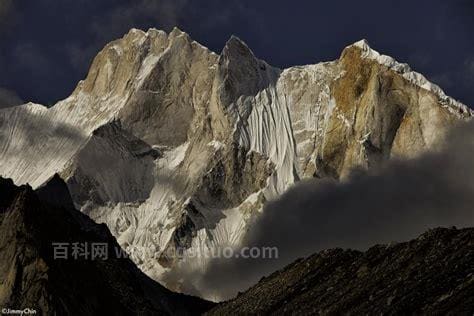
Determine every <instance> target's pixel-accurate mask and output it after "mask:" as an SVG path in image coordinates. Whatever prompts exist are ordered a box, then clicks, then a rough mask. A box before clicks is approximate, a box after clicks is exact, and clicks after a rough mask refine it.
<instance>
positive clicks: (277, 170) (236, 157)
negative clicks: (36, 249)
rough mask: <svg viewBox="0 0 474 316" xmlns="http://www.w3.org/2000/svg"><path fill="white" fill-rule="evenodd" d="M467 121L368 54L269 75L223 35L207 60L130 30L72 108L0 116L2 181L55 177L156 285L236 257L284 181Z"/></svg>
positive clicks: (351, 53) (160, 36) (352, 53)
mask: <svg viewBox="0 0 474 316" xmlns="http://www.w3.org/2000/svg"><path fill="white" fill-rule="evenodd" d="M472 116H473V112H472V111H471V110H470V109H469V108H467V107H466V106H464V105H462V104H460V103H458V102H456V101H454V100H453V99H451V98H449V97H447V96H446V95H445V94H444V93H443V92H442V90H441V89H440V88H439V87H437V86H435V85H433V84H431V83H430V82H428V81H427V80H426V79H425V78H424V77H423V76H422V75H420V74H418V73H415V72H412V71H411V70H410V68H409V67H408V66H407V65H405V64H399V63H397V62H396V61H395V60H393V59H392V58H390V57H388V56H384V55H380V54H379V53H377V52H376V51H374V50H372V49H371V48H370V47H369V46H368V44H367V42H365V41H361V42H358V43H355V44H353V45H351V46H349V47H347V48H345V49H344V51H343V53H342V55H341V57H340V59H338V60H336V61H333V62H326V63H319V64H315V65H308V66H298V67H292V68H289V69H285V70H281V69H278V68H275V67H272V66H270V65H269V64H267V63H266V62H264V61H262V60H259V59H258V58H257V57H255V56H254V54H253V53H252V51H251V50H250V49H249V48H248V47H247V45H246V44H245V43H243V42H242V41H241V40H240V39H238V38H236V37H232V38H231V39H230V40H229V41H228V42H227V44H226V45H225V47H224V49H223V50H222V53H221V54H220V55H217V54H215V53H213V52H211V51H209V50H208V49H207V48H205V47H203V46H202V45H200V44H198V43H196V42H194V41H193V40H192V39H191V38H190V37H189V36H188V35H187V34H186V33H184V32H181V31H180V30H178V29H174V30H173V31H172V32H171V33H169V34H166V33H165V32H162V31H158V30H154V29H150V30H149V31H147V32H143V31H139V30H135V29H134V30H131V31H130V32H129V33H128V34H127V35H125V36H124V37H123V38H122V39H119V40H117V41H114V42H112V43H110V44H109V45H107V46H106V47H105V48H104V49H103V50H102V51H101V52H100V53H99V54H98V56H97V57H96V58H95V60H94V62H93V64H92V66H91V69H90V72H89V74H88V76H87V78H86V79H85V80H84V81H81V82H80V83H79V84H78V86H77V88H76V90H75V91H74V92H73V94H72V95H71V96H70V97H69V98H67V99H65V100H63V101H60V102H59V103H58V104H56V105H55V106H53V107H52V108H49V109H48V108H45V107H43V106H41V105H37V104H31V103H30V104H26V105H23V106H20V107H14V108H9V109H2V110H0V174H1V175H3V176H6V177H10V178H12V179H14V181H15V182H16V183H17V184H24V183H30V184H31V185H32V186H33V187H38V186H40V185H41V184H43V183H45V182H46V181H47V180H48V179H49V178H50V177H51V176H52V175H53V174H55V173H59V174H60V175H61V176H62V178H64V179H65V180H66V183H67V185H68V187H69V189H70V191H71V194H72V197H73V200H74V203H75V205H76V207H77V208H79V209H81V211H83V212H85V213H86V214H88V215H89V216H91V217H92V219H94V220H95V221H97V222H99V223H105V224H107V226H108V227H109V229H110V230H111V232H112V234H113V235H114V236H116V237H117V239H118V241H119V243H120V245H122V246H123V247H124V248H125V249H127V251H129V252H130V253H131V254H132V259H133V260H134V261H135V262H136V263H137V264H138V265H139V267H140V268H141V269H142V270H143V271H144V272H145V273H147V274H148V275H150V276H151V277H153V278H154V279H157V280H159V279H160V278H161V276H162V274H163V272H165V271H169V270H173V269H174V268H176V267H178V266H180V267H186V268H187V269H191V270H195V272H196V273H200V271H203V270H205V269H206V264H207V259H205V258H204V257H203V256H201V257H199V258H196V257H195V256H194V258H192V259H191V258H188V259H181V260H177V259H176V258H173V257H170V256H169V255H166V253H168V251H169V250H173V249H177V248H179V249H181V250H183V249H184V252H185V253H186V252H187V251H191V250H192V251H193V252H196V251H198V252H200V253H204V254H205V253H207V252H210V251H212V250H213V249H216V248H218V247H225V246H230V247H238V246H239V245H240V243H241V241H242V239H243V237H244V236H245V233H246V231H247V230H248V227H249V225H251V224H252V221H253V220H254V219H255V217H256V216H258V214H259V213H260V212H261V211H262V207H263V205H264V203H265V202H266V201H268V200H271V199H274V198H275V197H277V196H278V195H280V194H282V193H283V192H284V191H285V190H287V189H288V188H289V187H290V186H291V185H292V184H294V183H295V182H296V181H298V180H300V179H304V178H308V177H320V178H323V177H332V178H336V179H344V178H345V177H347V176H348V175H349V173H350V172H351V170H352V169H354V168H371V167H374V166H377V165H380V164H382V163H383V162H384V161H386V160H387V159H390V158H391V157H402V158H411V157H416V156H417V155H419V154H420V153H422V152H424V151H427V150H436V148H437V147H438V146H439V145H440V144H442V142H443V141H445V136H446V133H447V131H448V130H449V129H450V128H451V127H452V126H453V125H455V124H458V123H459V122H462V121H464V120H468V119H470V118H471V117H472ZM448 141H449V140H448ZM143 249H146V250H149V251H150V252H152V253H154V254H156V253H158V254H159V255H158V256H153V257H150V256H149V255H146V254H144V251H140V250H143ZM136 250H137V251H136ZM170 286H173V287H176V288H179V285H177V284H173V285H170Z"/></svg>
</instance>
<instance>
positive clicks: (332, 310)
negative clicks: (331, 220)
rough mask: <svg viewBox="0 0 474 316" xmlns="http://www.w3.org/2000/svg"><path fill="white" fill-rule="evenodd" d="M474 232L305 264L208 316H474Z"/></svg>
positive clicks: (319, 257)
mask: <svg viewBox="0 0 474 316" xmlns="http://www.w3.org/2000/svg"><path fill="white" fill-rule="evenodd" d="M473 260H474V229H472V228H469V229H462V230H457V229H441V228H440V229H433V230H430V231H428V232H427V233H425V234H423V235H421V236H420V237H419V238H417V239H415V240H412V241H410V242H406V243H401V244H391V245H378V246H375V247H372V248H370V249H369V250H368V251H367V252H365V253H362V252H359V251H355V250H343V249H331V250H325V251H322V252H320V253H318V254H315V255H313V256H311V257H309V258H305V259H299V260H297V261H296V262H294V263H292V264H290V265H289V266H287V267H285V268H284V269H282V270H280V271H278V272H275V273H273V274H272V275H270V276H268V277H265V278H263V279H262V280H260V282H259V283H258V284H256V285H254V286H253V287H251V288H250V289H249V290H247V291H246V292H244V293H241V294H239V296H238V297H237V298H235V299H233V300H231V301H229V302H224V303H222V304H220V305H218V306H216V307H215V308H214V309H212V310H211V311H210V312H209V313H208V315H407V314H408V315H413V314H416V315H471V314H472V313H473V312H474V295H473V293H474V266H473V264H472V263H473Z"/></svg>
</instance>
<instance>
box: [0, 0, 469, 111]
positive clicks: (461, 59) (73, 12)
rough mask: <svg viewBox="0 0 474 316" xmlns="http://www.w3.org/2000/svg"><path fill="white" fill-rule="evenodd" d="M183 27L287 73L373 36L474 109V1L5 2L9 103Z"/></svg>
mask: <svg viewBox="0 0 474 316" xmlns="http://www.w3.org/2000/svg"><path fill="white" fill-rule="evenodd" d="M175 25H176V26H178V27H180V28H181V29H182V30H184V31H186V32H188V33H189V34H190V35H191V36H192V37H193V38H194V39H195V40H197V41H199V42H201V43H202V44H204V45H206V46H208V47H209V48H210V49H212V50H214V51H216V52H220V50H221V49H222V47H223V45H224V44H225V42H226V40H227V39H228V38H229V37H230V35H232V34H235V35H237V36H239V37H240V38H242V39H243V40H244V41H246V42H247V44H248V45H249V46H250V47H251V48H252V49H253V50H254V52H255V54H256V55H257V56H259V57H260V58H262V59H265V60H266V61H268V62H269V63H270V64H273V65H275V66H279V67H287V66H291V65H297V64H308V63H316V62H319V61H327V60H333V59H336V58H338V57H339V55H340V53H341V51H342V49H343V48H344V47H345V46H347V45H348V44H350V43H352V42H355V41H357V40H359V39H361V38H366V39H367V40H368V41H369V42H370V44H371V46H372V47H373V48H375V49H377V50H379V51H380V52H383V53H385V54H388V55H391V56H393V57H395V58H396V59H398V60H399V61H402V62H408V63H409V64H410V65H411V66H412V68H413V69H415V70H417V71H419V72H422V73H423V74H425V75H426V76H427V77H428V78H429V79H430V80H432V81H434V82H436V83H438V84H440V85H441V86H442V88H443V89H444V90H445V91H446V92H447V93H448V94H449V95H451V96H453V97H454V98H457V99H460V100H461V101H463V102H464V103H467V104H468V105H471V106H472V105H474V89H473V86H474V35H473V33H474V1H472V0H449V1H448V0H445V1H441V0H386V1H382V0H378V1H375V0H366V1H363V0H362V1H353V0H351V1H346V0H344V1H343V0H332V1H317V0H311V1H310V0H308V1H301V0H292V1H275V0H273V1H269V0H260V1H257V0H252V1H246V0H240V1H237V0H226V1H223V0H199V1H196V0H194V1H193V0H161V1H152V0H133V1H124V0H115V1H113V0H0V101H1V97H2V94H3V95H5V94H9V95H10V99H11V98H12V94H14V93H16V94H17V95H18V96H19V97H20V98H21V99H23V100H25V101H34V102H38V103H43V104H53V103H55V102H56V101H57V100H59V99H62V98H65V97H67V96H68V95H69V94H70V93H71V91H72V90H73V88H74V87H75V85H76V83H77V82H78V81H79V80H81V79H82V78H84V77H85V75H86V73H87V70H88V68H89V65H90V63H91V60H92V58H93V57H94V56H95V55H96V54H97V52H98V51H99V50H100V49H101V48H102V47H103V46H104V45H105V44H106V43H107V42H109V41H111V40H114V39H116V38H118V37H121V36H122V35H123V34H124V33H126V32H127V31H128V30H129V29H130V28H132V27H137V28H142V29H148V28H150V27H156V28H161V29H164V30H167V31H169V30H170V29H171V28H172V27H173V26H175ZM0 106H1V105H0Z"/></svg>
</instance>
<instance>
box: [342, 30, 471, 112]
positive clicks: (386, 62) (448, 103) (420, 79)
mask: <svg viewBox="0 0 474 316" xmlns="http://www.w3.org/2000/svg"><path fill="white" fill-rule="evenodd" d="M351 47H356V48H358V49H360V50H361V57H362V58H366V59H369V60H373V61H375V62H377V63H379V64H381V65H383V66H386V67H388V68H389V69H391V70H393V71H395V72H397V73H399V74H400V75H402V76H403V77H404V78H405V79H406V80H408V81H409V82H411V83H412V84H414V85H416V86H418V87H420V88H422V89H425V90H427V91H430V92H432V93H434V94H435V95H436V96H437V97H438V98H439V100H440V102H441V103H442V104H443V105H444V106H445V107H447V108H448V110H450V111H452V112H453V113H454V114H457V115H460V116H463V115H464V114H467V115H469V116H474V111H473V110H471V109H470V108H469V107H467V106H466V105H465V104H463V103H461V102H459V101H457V100H455V99H453V98H451V97H449V96H447V95H446V93H445V92H444V91H443V90H442V89H441V88H440V87H439V86H438V85H437V84H435V83H433V82H431V81H429V80H428V79H427V78H426V77H425V76H423V75H422V74H420V73H418V72H416V71H413V70H412V69H411V67H410V66H409V65H408V64H407V63H400V62H398V61H397V60H395V59H394V58H393V57H390V56H388V55H384V54H381V53H379V52H378V51H376V50H375V49H373V48H371V47H370V45H369V42H368V41H367V40H365V39H362V40H360V41H358V42H356V43H354V44H352V45H350V46H348V47H346V50H347V49H349V48H351ZM343 55H344V53H343Z"/></svg>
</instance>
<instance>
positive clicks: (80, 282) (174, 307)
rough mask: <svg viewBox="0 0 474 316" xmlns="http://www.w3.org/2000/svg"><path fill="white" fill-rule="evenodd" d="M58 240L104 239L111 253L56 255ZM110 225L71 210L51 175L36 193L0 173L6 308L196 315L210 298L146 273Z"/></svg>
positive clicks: (1, 292) (0, 298) (0, 257)
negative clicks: (118, 252) (124, 254)
mask: <svg viewBox="0 0 474 316" xmlns="http://www.w3.org/2000/svg"><path fill="white" fill-rule="evenodd" d="M52 242H67V243H73V242H82V243H83V242H88V243H92V242H99V243H107V244H108V245H109V246H108V247H109V259H107V260H101V259H96V260H84V259H77V260H74V259H69V260H64V259H54V256H53V246H52ZM115 247H119V246H118V244H117V242H116V240H115V238H114V237H113V236H112V235H111V234H110V232H109V230H108V229H107V227H106V226H105V225H98V224H96V223H94V222H93V221H92V220H91V219H89V218H88V217H87V216H85V215H83V214H82V213H80V212H79V211H77V210H75V209H74V208H73V204H72V200H71V198H70V196H69V191H68V190H67V187H66V185H65V183H64V182H63V181H62V180H61V179H60V178H59V177H58V176H55V177H53V178H52V179H51V180H50V181H49V182H48V184H47V185H45V186H43V187H41V188H39V189H38V190H36V191H33V190H32V189H31V187H29V186H21V187H17V186H15V185H14V184H13V182H12V181H11V180H5V179H3V178H0V307H1V308H10V309H15V310H17V309H24V308H31V309H35V310H36V311H37V315H99V314H100V315H102V314H103V315H134V314H137V315H138V314H139V315H167V314H172V315H191V314H196V315H198V314H201V313H202V312H203V311H205V310H207V309H208V308H209V307H210V306H211V303H209V302H206V301H204V300H201V299H198V298H194V297H190V296H186V295H181V294H176V293H173V292H171V291H169V290H167V289H166V288H164V287H163V286H161V285H160V284H158V283H156V282H155V281H153V280H151V279H149V278H148V277H147V276H145V275H144V274H143V273H142V272H141V271H140V270H139V269H138V268H137V267H136V266H135V265H134V264H133V262H132V261H131V260H129V259H124V258H122V259H118V258H117V256H114V255H113V254H114V253H115Z"/></svg>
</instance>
